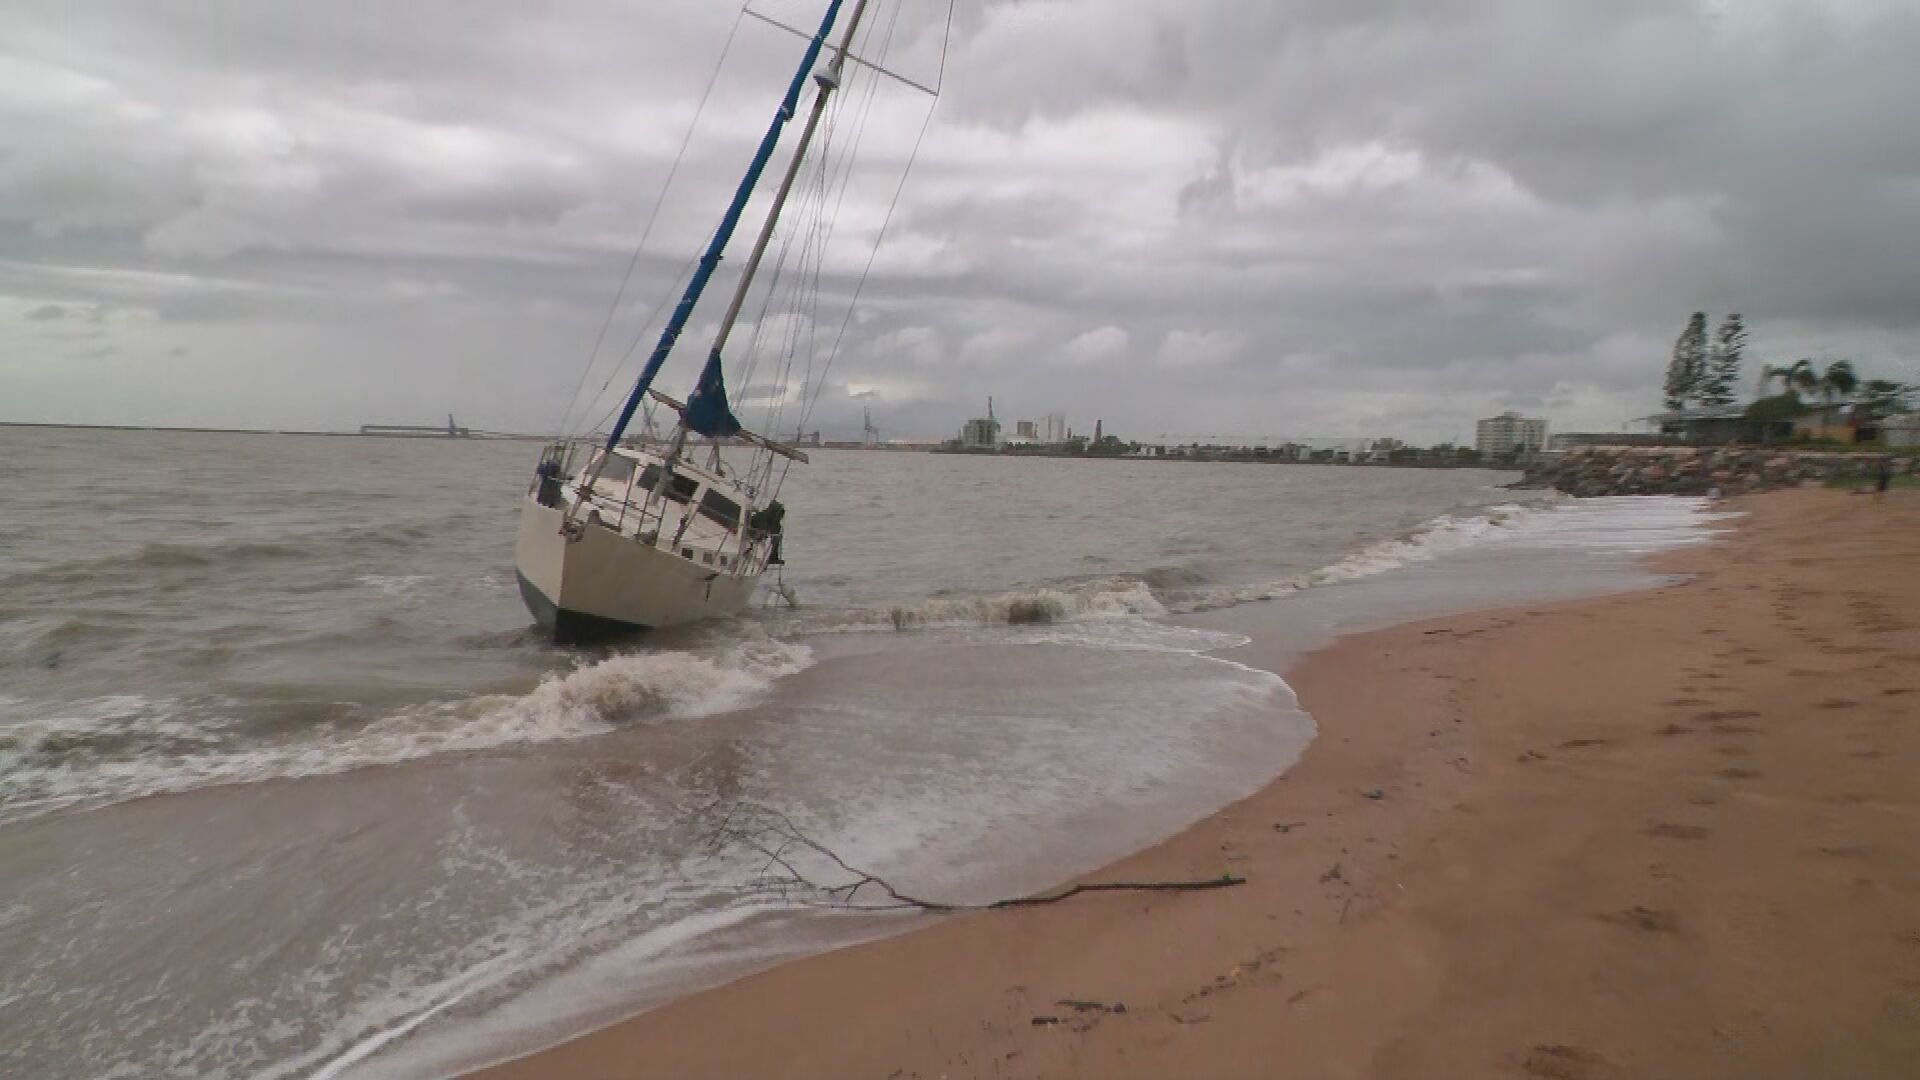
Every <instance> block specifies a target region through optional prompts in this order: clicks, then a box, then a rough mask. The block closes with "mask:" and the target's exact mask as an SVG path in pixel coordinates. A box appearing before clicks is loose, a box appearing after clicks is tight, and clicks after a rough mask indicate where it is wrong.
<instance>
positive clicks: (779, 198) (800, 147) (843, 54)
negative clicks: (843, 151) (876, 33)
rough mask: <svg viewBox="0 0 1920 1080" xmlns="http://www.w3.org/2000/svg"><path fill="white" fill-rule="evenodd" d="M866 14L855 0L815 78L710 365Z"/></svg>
mask: <svg viewBox="0 0 1920 1080" xmlns="http://www.w3.org/2000/svg"><path fill="white" fill-rule="evenodd" d="M866 11H867V0H854V4H853V15H852V16H851V17H850V18H848V19H847V25H846V28H845V29H844V30H842V31H841V32H840V47H839V48H838V49H837V50H835V51H834V54H833V59H831V60H829V61H827V70H825V71H823V72H821V73H820V74H818V75H815V76H814V77H813V81H814V82H815V83H817V84H818V85H819V87H820V90H819V93H817V94H815V95H814V98H813V111H812V112H810V113H808V114H807V126H806V127H805V128H804V129H803V130H802V131H801V132H800V142H799V143H798V144H797V145H795V146H794V148H793V158H792V160H790V161H788V162H787V174H786V175H785V176H783V177H781V178H780V190H779V191H777V192H775V193H774V196H773V208H772V209H771V210H769V211H767V220H766V223H765V224H763V225H761V226H760V236H759V237H758V238H757V239H756V240H755V241H754V243H753V254H751V255H749V256H747V265H746V269H744V270H742V271H741V272H740V284H738V285H736V286H735V287H734V290H733V299H732V301H731V302H729V303H728V304H727V313H726V315H724V316H722V317H721V319H720V330H719V332H718V333H716V334H715V335H714V336H713V347H712V349H711V350H709V352H708V354H707V362H708V363H710V364H711V363H714V362H716V361H717V359H718V358H719V356H720V350H721V349H723V348H725V347H726V344H727V338H728V337H729V336H731V335H732V334H733V324H734V323H736V322H738V321H739V319H740V309H741V307H742V306H743V305H745V304H746V302H747V289H748V288H749V287H751V286H752V285H753V276H754V274H756V273H758V272H759V270H760V260H761V259H763V258H765V257H766V254H767V245H768V244H770V243H771V242H772V241H773V232H774V228H775V227H776V226H778V225H779V224H780V210H781V208H782V207H784V206H786V204H787V196H788V194H790V193H791V192H792V191H793V181H794V178H795V177H797V176H799V175H800V166H801V165H802V164H803V163H804V162H805V160H806V156H807V147H808V146H809V145H811V144H812V142H813V133H814V132H815V131H816V130H818V129H819V127H820V117H821V116H822V115H824V114H825V113H826V111H827V99H828V98H830V97H832V96H833V92H834V91H835V90H837V89H839V87H840V75H841V72H842V71H843V70H845V68H846V66H847V50H849V49H851V48H852V47H853V35H854V33H855V32H856V31H858V30H859V29H860V18H861V16H863V15H865V14H866Z"/></svg>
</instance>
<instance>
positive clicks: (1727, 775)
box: [1714, 769, 1760, 780]
mask: <svg viewBox="0 0 1920 1080" xmlns="http://www.w3.org/2000/svg"><path fill="white" fill-rule="evenodd" d="M1714 775H1716V776H1719V777H1720V778H1722V779H1724V780H1758V779H1760V774H1759V773H1758V772H1756V771H1754V770H1753V769H1721V770H1720V771H1719V772H1718V773H1716V774H1714Z"/></svg>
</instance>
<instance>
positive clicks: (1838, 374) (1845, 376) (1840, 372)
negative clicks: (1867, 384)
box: [1817, 360, 1860, 402]
mask: <svg viewBox="0 0 1920 1080" xmlns="http://www.w3.org/2000/svg"><path fill="white" fill-rule="evenodd" d="M1817 385H1818V387H1819V389H1820V396H1821V397H1824V398H1826V399H1827V400H1828V401H1830V402H1831V401H1836V400H1839V399H1841V398H1845V397H1848V396H1850V395H1851V394H1852V393H1853V391H1854V388H1855V387H1857V386H1859V385H1860V377H1859V376H1857V375H1855V374H1854V373H1853V363H1852V361H1849V360H1835V361H1834V362H1833V363H1831V364H1828V365H1827V370H1826V371H1825V372H1824V373H1823V374H1821V376H1820V381H1819V383H1818V384H1817Z"/></svg>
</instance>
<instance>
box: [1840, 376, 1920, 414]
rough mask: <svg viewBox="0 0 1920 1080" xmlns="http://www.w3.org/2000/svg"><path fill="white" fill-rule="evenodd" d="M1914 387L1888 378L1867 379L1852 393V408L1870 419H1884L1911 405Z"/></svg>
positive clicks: (1903, 410)
mask: <svg viewBox="0 0 1920 1080" xmlns="http://www.w3.org/2000/svg"><path fill="white" fill-rule="evenodd" d="M1913 394H1914V388H1913V387H1911V386H1908V385H1906V384H1905V383H1897V382H1893V381H1891V380H1888V379H1868V380H1867V381H1866V382H1863V383H1861V384H1860V387H1859V389H1858V390H1857V391H1856V392H1855V393H1854V398H1853V401H1854V409H1855V411H1856V412H1858V413H1859V415H1860V416H1861V417H1862V418H1864V419H1866V420H1870V421H1879V420H1884V419H1886V418H1887V417H1889V416H1892V415H1894V414H1895V413H1903V412H1906V411H1907V410H1908V409H1911V408H1912V407H1913Z"/></svg>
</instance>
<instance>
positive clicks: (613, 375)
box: [561, 255, 700, 434]
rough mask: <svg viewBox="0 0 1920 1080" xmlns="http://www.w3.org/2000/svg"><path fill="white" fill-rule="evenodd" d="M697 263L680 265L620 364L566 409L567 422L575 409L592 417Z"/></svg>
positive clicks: (610, 413)
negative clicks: (598, 404)
mask: <svg viewBox="0 0 1920 1080" xmlns="http://www.w3.org/2000/svg"><path fill="white" fill-rule="evenodd" d="M699 261H700V258H699V256H697V255H696V256H694V257H692V258H689V259H688V260H687V261H686V262H685V263H683V264H682V265H681V267H680V272H679V274H677V275H675V277H674V279H673V287H672V288H671V289H668V290H667V291H665V292H664V293H662V294H661V297H660V302H659V303H657V304H655V305H654V307H653V311H652V312H650V313H649V314H648V315H647V319H646V321H645V322H643V323H641V324H640V329H639V331H638V333H637V335H636V336H635V337H634V343H633V344H632V345H629V346H627V351H626V353H625V354H624V355H623V356H622V357H621V358H620V362H619V363H618V364H615V365H614V368H613V370H612V371H609V372H608V373H607V377H606V380H605V381H604V382H602V383H601V384H600V389H598V390H595V391H594V392H593V394H592V396H590V397H588V398H587V399H586V400H585V401H578V402H575V404H574V405H573V406H572V407H570V408H568V410H567V417H568V420H569V421H571V419H572V416H573V410H574V409H575V408H577V409H580V410H581V416H582V418H583V419H584V418H585V417H586V416H589V415H592V412H593V404H594V402H596V401H599V400H600V399H602V398H604V397H605V396H606V394H607V388H608V387H611V386H612V385H613V380H615V379H617V378H619V377H620V375H621V373H622V372H624V371H626V370H627V362H628V361H630V360H632V359H633V351H634V349H635V348H636V347H638V345H639V343H640V342H641V341H642V340H643V339H645V337H646V336H647V328H648V327H651V326H652V325H653V321H654V320H655V319H657V318H659V317H660V313H661V312H663V311H665V310H666V309H667V305H668V304H669V303H671V302H672V300H673V297H674V295H675V294H676V293H678V292H679V291H680V289H681V287H682V286H684V285H685V284H686V281H687V278H688V277H690V276H692V274H693V268H694V266H695V265H696V264H698V263H699ZM575 396H576V397H578V396H579V392H578V391H575ZM621 404H622V402H619V401H616V402H615V404H614V407H613V408H612V409H609V410H607V414H606V416H603V417H601V422H602V423H604V422H605V421H606V420H608V419H610V418H612V416H613V414H614V413H616V412H618V411H619V409H620V405H621ZM647 415H648V416H649V417H651V416H652V415H653V409H652V406H651V405H649V406H648V408H647ZM594 426H595V427H598V426H599V425H598V424H596V425H594ZM588 430H589V431H591V430H593V429H592V428H589V429H588ZM561 434H565V430H564V429H563V430H562V432H561Z"/></svg>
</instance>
